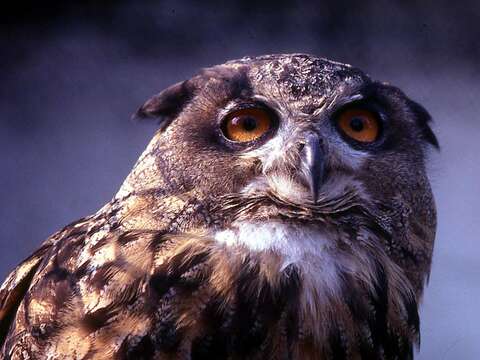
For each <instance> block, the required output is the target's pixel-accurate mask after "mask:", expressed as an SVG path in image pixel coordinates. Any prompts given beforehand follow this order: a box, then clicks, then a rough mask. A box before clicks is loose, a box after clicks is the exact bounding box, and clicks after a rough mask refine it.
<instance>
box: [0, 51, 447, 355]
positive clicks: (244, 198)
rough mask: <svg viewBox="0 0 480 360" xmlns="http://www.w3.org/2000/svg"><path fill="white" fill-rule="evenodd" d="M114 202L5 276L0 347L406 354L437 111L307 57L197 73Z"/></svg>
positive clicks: (424, 268) (181, 88) (162, 102)
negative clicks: (430, 111)
mask: <svg viewBox="0 0 480 360" xmlns="http://www.w3.org/2000/svg"><path fill="white" fill-rule="evenodd" d="M136 117H137V118H139V119H156V120H157V121H158V123H159V126H158V127H159V129H158V131H157V132H156V134H155V135H154V137H153V139H152V140H151V142H150V144H149V145H148V147H147V149H146V150H145V152H144V153H143V154H142V155H141V157H140V159H139V160H138V162H137V163H136V165H135V166H134V168H133V170H132V171H131V173H130V174H129V175H128V177H127V179H126V180H125V182H124V183H123V185H122V186H121V188H120V190H119V191H118V193H117V194H116V196H115V197H114V198H113V200H112V201H111V202H109V203H108V204H106V205H105V206H104V207H103V208H101V209H100V210H99V211H98V212H97V213H95V214H94V215H91V216H88V217H85V218H83V219H80V220H78V221H76V222H74V223H72V224H70V225H68V226H66V227H65V228H64V229H63V230H60V231H59V232H57V233H56V234H54V235H52V236H51V237H50V238H49V239H48V240H46V242H44V243H43V245H41V246H40V248H39V249H38V250H37V251H35V252H34V253H33V254H32V255H31V256H30V257H28V258H27V259H26V260H25V261H23V262H22V263H21V264H20V265H19V266H18V267H17V268H16V269H15V270H14V271H13V272H12V273H11V274H10V275H9V276H8V278H7V279H6V280H5V282H4V284H3V286H2V287H1V289H0V349H1V350H0V354H1V357H2V359H12V360H14V359H302V360H303V359H319V360H328V359H355V360H357V359H358V360H360V359H386V360H392V359H397V360H403V359H412V358H413V353H414V350H415V348H416V347H417V346H418V344H419V342H420V334H419V316H418V303H419V301H420V300H421V297H422V291H423V287H424V284H425V282H426V280H427V278H428V275H429V271H430V265H431V258H432V250H433V242H434V237H435V228H436V213H435V205H434V199H433V196H432V193H431V189H430V185H429V181H428V178H427V176H426V170H425V168H426V166H425V165H426V162H427V157H428V153H429V151H430V149H431V148H437V147H438V142H437V140H436V137H435V135H434V133H433V132H432V130H431V127H430V121H431V119H430V116H429V115H428V113H427V111H426V110H425V109H424V108H423V107H422V106H421V105H419V104H417V103H416V102H414V101H412V100H410V99H409V98H408V97H407V96H406V95H405V94H404V93H403V92H402V91H400V90H399V89H398V88H396V87H393V86H391V85H389V84H386V83H381V82H377V81H374V80H372V79H370V77H369V76H368V75H366V74H365V73H363V72H362V71H360V70H359V69H356V68H354V67H352V66H350V65H346V64H342V63H338V62H334V61H330V60H327V59H324V58H317V57H314V56H310V55H305V54H283V55H267V56H259V57H245V58H242V59H240V60H234V61H229V62H227V63H225V64H223V65H218V66H214V67H211V68H207V69H204V70H203V71H201V72H200V73H199V74H198V75H196V76H194V77H192V78H191V79H189V80H186V81H183V82H181V83H178V84H175V85H173V86H171V87H169V88H167V89H166V90H164V91H162V92H160V93H159V94H158V95H155V96H153V97H152V98H151V99H150V100H148V101H147V102H146V103H145V104H144V105H143V106H141V107H140V108H139V109H138V111H137V113H136Z"/></svg>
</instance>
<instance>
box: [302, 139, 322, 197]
mask: <svg viewBox="0 0 480 360" xmlns="http://www.w3.org/2000/svg"><path fill="white" fill-rule="evenodd" d="M320 142H321V140H320V138H319V136H318V135H317V134H315V133H310V134H308V135H307V136H306V137H305V144H304V146H303V148H302V151H301V154H300V159H301V160H300V161H301V172H302V175H303V178H304V180H305V181H306V183H307V184H308V187H309V190H310V195H311V197H312V201H313V202H314V203H316V202H317V200H318V194H319V190H320V186H321V185H322V182H323V177H324V172H325V162H324V160H325V159H324V158H325V156H324V155H325V154H324V152H323V149H322V146H321V144H320Z"/></svg>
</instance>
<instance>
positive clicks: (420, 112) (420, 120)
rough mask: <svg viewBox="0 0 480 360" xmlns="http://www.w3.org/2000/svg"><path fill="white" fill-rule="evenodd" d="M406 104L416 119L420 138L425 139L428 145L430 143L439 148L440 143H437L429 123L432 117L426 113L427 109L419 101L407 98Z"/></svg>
mask: <svg viewBox="0 0 480 360" xmlns="http://www.w3.org/2000/svg"><path fill="white" fill-rule="evenodd" d="M408 105H409V107H410V109H411V111H412V113H413V114H414V115H415V117H416V121H417V124H418V127H419V128H420V131H421V134H422V138H423V139H424V140H425V141H427V142H428V143H429V144H430V145H432V146H433V147H434V148H436V149H437V150H440V144H439V143H438V139H437V137H436V136H435V133H434V132H433V130H432V128H431V127H430V124H431V122H432V117H431V116H430V114H429V113H428V111H427V110H426V109H425V108H424V107H423V106H422V105H420V104H419V103H417V102H415V101H413V100H409V101H408Z"/></svg>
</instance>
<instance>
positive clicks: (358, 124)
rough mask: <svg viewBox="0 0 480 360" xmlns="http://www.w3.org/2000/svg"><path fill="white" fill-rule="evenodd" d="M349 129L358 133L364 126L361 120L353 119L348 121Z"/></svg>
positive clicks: (358, 118)
mask: <svg viewBox="0 0 480 360" xmlns="http://www.w3.org/2000/svg"><path fill="white" fill-rule="evenodd" d="M350 127H351V128H352V130H354V131H357V132H360V131H362V130H363V129H364V128H365V124H364V121H363V119H362V118H360V117H354V118H352V119H351V120H350Z"/></svg>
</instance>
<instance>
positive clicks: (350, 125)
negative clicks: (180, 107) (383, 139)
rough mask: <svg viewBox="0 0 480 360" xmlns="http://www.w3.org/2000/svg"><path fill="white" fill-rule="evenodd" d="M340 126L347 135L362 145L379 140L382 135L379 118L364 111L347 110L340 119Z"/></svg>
mask: <svg viewBox="0 0 480 360" xmlns="http://www.w3.org/2000/svg"><path fill="white" fill-rule="evenodd" d="M338 126H339V127H340V129H342V131H343V133H344V134H345V135H347V136H348V137H350V138H352V139H354V140H356V141H358V142H362V143H371V142H373V141H375V140H377V138H378V135H379V133H380V124H379V121H378V118H377V116H376V115H375V114H373V113H372V112H371V111H368V110H364V109H348V110H345V111H344V112H342V113H341V114H340V116H339V118H338Z"/></svg>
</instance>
